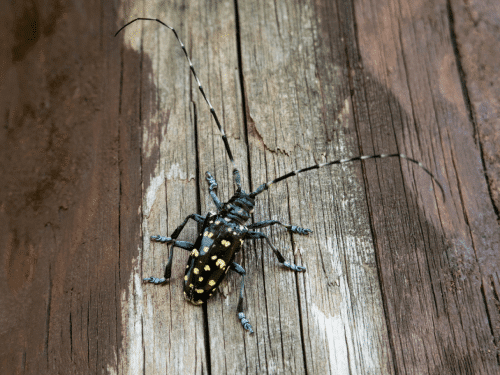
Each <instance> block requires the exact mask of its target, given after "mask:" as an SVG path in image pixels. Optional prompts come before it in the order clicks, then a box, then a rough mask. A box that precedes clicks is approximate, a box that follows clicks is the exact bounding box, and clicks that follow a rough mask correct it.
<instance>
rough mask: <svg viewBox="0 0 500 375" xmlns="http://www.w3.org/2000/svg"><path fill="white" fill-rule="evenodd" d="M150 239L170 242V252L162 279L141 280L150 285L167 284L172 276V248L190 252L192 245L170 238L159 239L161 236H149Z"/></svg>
mask: <svg viewBox="0 0 500 375" xmlns="http://www.w3.org/2000/svg"><path fill="white" fill-rule="evenodd" d="M153 237H159V238H160V239H156V238H153ZM151 239H156V241H160V242H170V243H171V245H170V247H169V252H170V255H169V256H168V262H167V265H166V266H165V274H164V277H162V278H161V279H160V278H158V277H153V276H151V277H146V278H144V279H142V280H143V281H144V282H150V283H153V284H164V283H166V282H167V280H168V279H170V276H171V274H172V258H173V255H174V251H173V249H174V247H178V248H181V249H184V250H188V251H191V250H193V249H194V244H192V243H191V242H187V241H176V240H172V239H171V238H170V237H161V236H151ZM163 239H167V240H165V241H162V240H163Z"/></svg>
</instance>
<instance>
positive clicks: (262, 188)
mask: <svg viewBox="0 0 500 375" xmlns="http://www.w3.org/2000/svg"><path fill="white" fill-rule="evenodd" d="M392 157H398V158H400V159H406V160H408V161H409V162H412V163H414V164H417V165H418V166H419V167H420V168H422V169H423V170H424V171H425V172H426V173H427V174H428V175H429V176H431V178H432V179H433V180H434V181H435V182H436V184H437V185H438V186H439V189H441V192H442V194H443V198H444V196H445V195H444V189H443V187H442V186H441V183H440V182H439V181H438V179H437V178H436V177H435V176H434V175H433V174H432V173H431V172H430V171H429V170H428V169H427V168H426V167H425V166H424V165H423V164H422V163H421V162H419V161H418V160H415V159H412V158H409V157H408V156H406V155H405V154H380V155H369V156H356V157H353V158H348V159H337V160H333V161H330V162H326V163H321V164H316V165H313V166H311V167H307V168H302V169H297V170H295V171H292V172H289V173H287V174H284V175H283V176H280V177H278V178H275V179H274V180H272V181H269V182H266V183H264V184H262V185H260V186H259V187H258V188H257V190H255V191H254V192H253V193H250V194H249V195H250V196H251V197H252V198H253V197H255V196H257V195H259V194H260V193H262V192H264V191H266V190H267V189H269V187H270V186H271V185H273V184H275V183H277V182H280V181H283V180H286V179H287V178H289V177H292V176H295V175H298V174H299V173H303V172H307V171H310V170H313V169H319V168H323V167H327V166H329V165H334V164H343V163H349V162H353V161H357V160H366V159H384V158H392Z"/></svg>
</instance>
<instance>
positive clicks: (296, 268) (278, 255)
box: [245, 231, 306, 272]
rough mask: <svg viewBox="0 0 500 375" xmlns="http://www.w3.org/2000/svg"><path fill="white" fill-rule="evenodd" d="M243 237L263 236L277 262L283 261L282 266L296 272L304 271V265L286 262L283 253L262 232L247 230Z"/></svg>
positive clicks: (257, 237) (254, 237)
mask: <svg viewBox="0 0 500 375" xmlns="http://www.w3.org/2000/svg"><path fill="white" fill-rule="evenodd" d="M245 237H246V238H248V239H252V240H257V239H260V238H264V239H265V240H266V241H267V243H268V244H269V246H271V249H272V250H273V252H274V255H276V258H278V262H280V263H283V266H285V267H287V268H290V269H291V270H292V271H296V272H305V271H306V267H304V266H297V265H295V264H291V263H289V262H287V261H286V260H285V257H284V256H283V255H281V253H280V252H279V251H278V249H276V248H275V247H274V245H273V244H272V243H271V241H270V240H269V238H268V237H267V236H266V235H265V234H264V233H262V232H253V231H248V232H247V233H246V236H245Z"/></svg>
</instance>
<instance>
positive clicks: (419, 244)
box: [355, 1, 499, 374]
mask: <svg viewBox="0 0 500 375" xmlns="http://www.w3.org/2000/svg"><path fill="white" fill-rule="evenodd" d="M429 5H431V6H429ZM355 8H356V21H357V30H358V35H359V38H358V40H359V50H360V54H361V57H362V59H363V64H364V67H365V69H366V72H367V74H369V75H370V76H371V79H374V80H375V81H376V82H380V84H381V86H382V87H388V88H390V89H391V96H392V95H393V97H392V98H391V100H390V104H391V107H390V111H389V112H388V113H387V118H388V120H389V119H394V118H395V119H398V118H399V119H401V120H402V121H401V120H398V122H399V121H401V122H402V126H403V133H402V134H401V135H398V137H397V139H398V143H399V144H400V145H401V146H400V147H404V148H405V150H404V152H405V153H410V152H416V151H417V149H419V151H420V152H421V153H422V154H421V155H418V154H414V155H416V156H417V158H419V159H421V160H423V161H424V162H425V163H426V164H428V165H430V166H431V169H432V170H436V171H437V173H438V175H439V178H440V179H442V180H444V181H446V182H445V190H446V202H443V201H442V198H441V197H440V196H439V195H436V199H437V204H436V203H431V202H430V201H429V200H428V199H429V198H426V197H425V196H424V190H423V189H422V188H419V189H417V190H416V191H415V194H416V196H415V198H411V199H407V200H406V201H407V208H406V207H404V206H401V205H399V204H397V203H398V202H402V200H401V199H398V198H397V196H395V195H394V194H392V193H391V195H390V196H392V197H393V199H392V202H389V201H387V200H385V201H384V199H383V198H377V197H376V195H378V193H375V194H374V193H373V191H374V190H375V191H376V190H379V189H380V191H381V192H382V195H381V197H383V194H384V191H386V189H387V185H385V184H384V183H380V187H376V188H374V187H373V182H376V180H375V179H374V178H367V182H368V189H369V194H370V195H371V196H373V195H374V196H375V197H374V198H375V199H373V198H372V199H370V200H369V202H370V210H371V212H372V214H373V227H374V234H375V236H376V237H375V238H376V239H377V246H378V249H377V253H378V256H379V259H380V276H381V280H382V287H383V292H384V296H385V298H384V303H385V306H386V314H387V318H388V319H387V321H388V327H389V331H390V332H391V348H392V350H393V353H394V356H395V358H396V368H397V369H398V373H427V372H431V373H432V372H440V373H443V372H444V373H485V374H489V373H495V372H497V371H498V363H497V361H496V359H495V358H494V355H492V354H489V353H493V352H494V351H495V349H494V347H493V337H492V334H491V327H490V325H491V322H489V317H488V314H487V311H486V306H485V303H484V302H485V301H484V297H483V295H482V294H483V292H482V290H483V285H481V280H482V278H483V277H484V276H486V275H491V271H486V269H488V268H489V269H490V270H491V269H493V270H496V271H494V272H498V261H499V257H498V254H499V249H498V243H499V241H498V236H499V232H498V226H497V225H496V223H495V215H494V212H493V207H492V205H491V201H490V200H489V196H488V192H487V188H486V183H485V182H486V181H485V179H484V175H483V170H482V166H481V163H480V152H479V149H478V147H477V145H476V144H475V139H474V129H473V124H472V123H471V122H470V121H469V116H468V114H467V106H466V103H465V101H464V96H463V92H462V90H461V87H460V77H459V72H458V69H457V66H456V59H457V58H458V56H456V55H455V54H454V50H453V45H452V35H451V34H450V28H449V24H448V21H449V14H448V11H447V7H446V2H444V1H443V2H433V3H432V4H429V3H428V2H412V3H411V4H407V3H404V2H397V1H395V2H388V3H387V6H380V2H379V1H375V2H370V1H367V2H360V3H359V4H356V7H355ZM373 30H377V32H376V33H373ZM372 87H373V86H372V85H367V88H368V89H369V91H372V92H373V91H375V90H372V89H371V88H372ZM375 92H376V91H375ZM396 124H397V123H396ZM392 126H393V127H394V126H395V121H394V120H392ZM363 134H367V133H366V132H363ZM375 136H376V138H375ZM375 136H374V135H372V136H371V139H370V140H368V141H369V142H372V139H374V138H375V139H379V141H378V142H383V140H384V139H386V137H385V136H382V135H376V134H375ZM417 145H418V147H416V146H417ZM433 165H434V167H432V166H433ZM412 174H413V175H414V176H415V179H416V180H417V181H418V180H420V178H419V177H417V176H418V175H417V174H416V173H412ZM418 186H421V183H420V182H419V184H418ZM406 189H408V191H413V189H412V187H411V185H409V186H408V187H406V186H405V190H406ZM410 189H411V190H410ZM394 198H395V199H394ZM392 207H394V209H396V210H397V211H398V212H401V211H402V210H408V211H407V212H408V214H403V215H402V216H400V217H399V218H397V217H395V216H394V215H393V214H391V213H390V212H389V211H388V209H389V208H392ZM403 212H404V211H403ZM405 218H409V220H408V222H403V226H402V227H401V229H399V230H397V229H396V231H394V226H395V225H398V223H397V221H400V220H401V219H405ZM393 219H396V220H397V221H396V220H393ZM405 244H408V245H409V246H408V245H406V246H405ZM485 271H486V272H485Z"/></svg>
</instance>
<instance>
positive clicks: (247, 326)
mask: <svg viewBox="0 0 500 375" xmlns="http://www.w3.org/2000/svg"><path fill="white" fill-rule="evenodd" d="M231 269H232V270H233V271H235V272H237V273H238V274H240V275H241V287H240V298H239V300H238V309H237V311H238V319H239V320H240V321H241V325H242V326H243V328H245V329H246V330H247V331H249V332H250V333H253V329H252V325H251V324H250V322H249V321H248V319H247V318H246V316H245V313H244V312H243V291H244V289H245V274H246V272H245V269H244V268H243V267H241V266H240V265H239V264H238V263H236V262H233V263H231Z"/></svg>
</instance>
